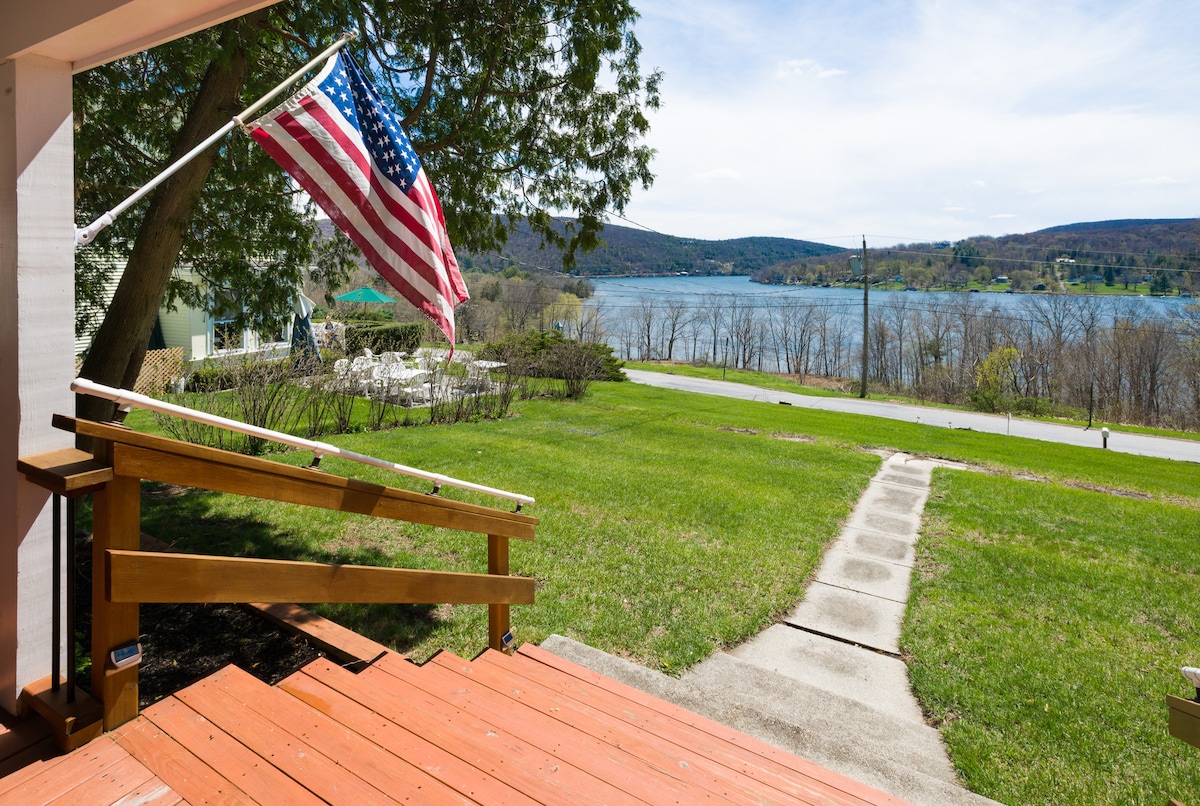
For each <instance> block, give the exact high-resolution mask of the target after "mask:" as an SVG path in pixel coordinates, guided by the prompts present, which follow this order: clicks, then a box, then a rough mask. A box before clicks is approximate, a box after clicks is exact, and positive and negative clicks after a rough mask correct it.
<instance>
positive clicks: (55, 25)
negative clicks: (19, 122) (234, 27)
mask: <svg viewBox="0 0 1200 806" xmlns="http://www.w3.org/2000/svg"><path fill="white" fill-rule="evenodd" d="M275 2H276V0H171V1H170V2H163V1H162V0H39V2H36V3H30V2H22V3H10V4H8V5H9V8H7V9H6V10H5V12H4V18H5V19H4V25H2V26H0V62H4V61H8V60H9V59H14V58H16V57H18V56H24V55H27V54H37V55H40V56H46V57H49V58H51V59H55V60H57V61H61V62H69V63H70V64H71V67H72V70H73V71H74V72H76V73H78V72H82V71H83V70H87V69H90V68H92V67H95V66H96V65H99V64H103V63H105V62H109V61H112V60H113V59H118V58H120V57H122V56H127V55H129V54H130V53H136V52H138V51H140V50H145V49H147V48H151V47H153V46H155V45H159V44H162V43H163V42H168V41H170V40H172V39H178V38H179V37H181V36H185V35H187V34H190V33H192V32H193V31H199V30H200V29H202V28H207V27H209V26H211V25H216V24H217V23H220V22H224V21H225V20H228V19H232V18H234V17H238V16H241V15H242V14H247V13H249V12H251V11H254V10H255V9H259V8H263V7H264V6H269V5H272V4H274V3H275Z"/></svg>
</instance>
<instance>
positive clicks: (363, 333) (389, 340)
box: [346, 322, 425, 355]
mask: <svg viewBox="0 0 1200 806" xmlns="http://www.w3.org/2000/svg"><path fill="white" fill-rule="evenodd" d="M424 334H425V326H424V325H423V324H421V323H420V322H406V323H395V322H388V323H385V324H380V325H347V326H346V352H348V353H350V354H352V355H353V354H355V353H361V352H362V351H363V350H370V351H371V352H373V353H415V352H416V351H417V348H418V347H420V346H421V337H422V336H423V335H424Z"/></svg>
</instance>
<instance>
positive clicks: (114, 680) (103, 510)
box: [92, 446, 142, 730]
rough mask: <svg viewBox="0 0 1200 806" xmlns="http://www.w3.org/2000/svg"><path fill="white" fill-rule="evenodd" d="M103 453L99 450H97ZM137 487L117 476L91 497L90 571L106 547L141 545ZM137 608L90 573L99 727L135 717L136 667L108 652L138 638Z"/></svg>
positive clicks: (94, 690) (101, 562)
mask: <svg viewBox="0 0 1200 806" xmlns="http://www.w3.org/2000/svg"><path fill="white" fill-rule="evenodd" d="M100 447H101V449H103V446H100ZM141 495H142V489H141V484H140V483H139V481H138V480H137V479H135V478H126V477H123V476H117V477H115V478H113V480H112V481H110V482H108V483H107V484H106V485H104V486H103V487H101V488H100V489H99V490H97V491H96V493H95V495H94V496H93V497H92V501H93V505H92V506H93V510H92V511H93V514H92V568H93V569H98V568H99V569H102V568H104V563H105V559H106V554H105V552H106V551H108V550H109V549H118V550H136V549H137V548H138V546H139V545H140V543H141V528H140V519H141ZM138 633H139V630H138V606H137V604H136V603H117V602H113V601H111V600H110V599H109V598H108V596H106V591H105V586H104V578H103V575H102V574H97V573H95V572H93V574H92V694H93V695H95V696H97V697H99V699H100V702H101V703H102V704H103V706H104V729H105V730H112V729H113V728H116V727H117V726H119V725H123V724H124V723H126V722H128V721H129V720H131V719H133V718H134V717H136V716H137V715H138V669H137V665H136V664H135V665H133V666H126V667H125V668H123V669H116V668H113V667H112V664H111V663H109V662H108V653H109V652H111V651H112V650H113V649H116V648H117V647H120V646H124V645H126V644H129V643H132V642H134V641H137V640H138Z"/></svg>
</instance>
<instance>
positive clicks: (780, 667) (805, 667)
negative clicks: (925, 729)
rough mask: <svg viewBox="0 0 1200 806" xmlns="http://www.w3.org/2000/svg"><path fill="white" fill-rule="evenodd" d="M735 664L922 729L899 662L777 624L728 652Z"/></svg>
mask: <svg viewBox="0 0 1200 806" xmlns="http://www.w3.org/2000/svg"><path fill="white" fill-rule="evenodd" d="M729 654H730V655H733V656H734V657H735V658H739V659H741V660H744V661H746V662H747V663H752V664H754V665H755V666H758V667H760V668H763V669H767V670H768V671H772V672H775V673H776V674H780V675H783V676H784V677H790V678H792V679H794V680H799V681H800V682H802V683H807V684H808V685H810V686H816V687H817V688H821V689H824V690H826V691H831V692H833V693H834V694H838V695H841V696H843V697H847V698H849V699H852V700H857V701H858V702H861V703H866V704H867V705H870V706H871V707H872V708H875V709H877V710H879V711H882V712H884V713H886V714H889V715H891V716H893V717H895V718H897V719H907V720H909V721H911V722H918V723H921V724H924V720H923V719H922V715H921V709H920V708H919V707H918V706H917V702H916V700H914V699H913V696H912V694H911V693H910V692H909V688H908V666H906V665H905V663H904V661H902V660H900V659H899V658H893V657H890V656H888V655H882V654H880V653H878V652H872V651H871V650H869V649H863V648H861V647H856V646H851V645H849V644H843V643H842V642H840V641H832V640H830V639H828V638H822V637H820V636H817V635H813V634H812V633H808V632H804V631H803V630H797V629H795V628H794V627H785V626H784V625H782V624H776V625H775V626H773V627H769V628H768V629H766V630H764V631H763V632H761V633H759V634H758V635H756V636H755V637H754V638H752V639H750V640H749V641H747V642H746V643H744V644H742V645H741V646H739V647H737V648H736V649H734V650H732V651H730V653H729Z"/></svg>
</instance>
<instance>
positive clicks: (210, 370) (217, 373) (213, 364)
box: [184, 358, 236, 392]
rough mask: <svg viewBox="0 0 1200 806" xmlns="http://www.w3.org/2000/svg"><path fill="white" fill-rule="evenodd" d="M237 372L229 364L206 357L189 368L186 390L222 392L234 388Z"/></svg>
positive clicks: (185, 382)
mask: <svg viewBox="0 0 1200 806" xmlns="http://www.w3.org/2000/svg"><path fill="white" fill-rule="evenodd" d="M235 376H236V373H235V372H234V370H233V368H232V367H231V366H229V365H228V364H223V363H221V362H218V361H214V360H212V359H211V358H206V359H204V360H203V361H201V362H199V363H198V364H193V365H192V367H191V368H190V369H189V370H188V374H187V380H185V381H184V390H185V391H188V392H220V391H222V390H223V389H232V388H233V386H234V384H235V383H236V378H235Z"/></svg>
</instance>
